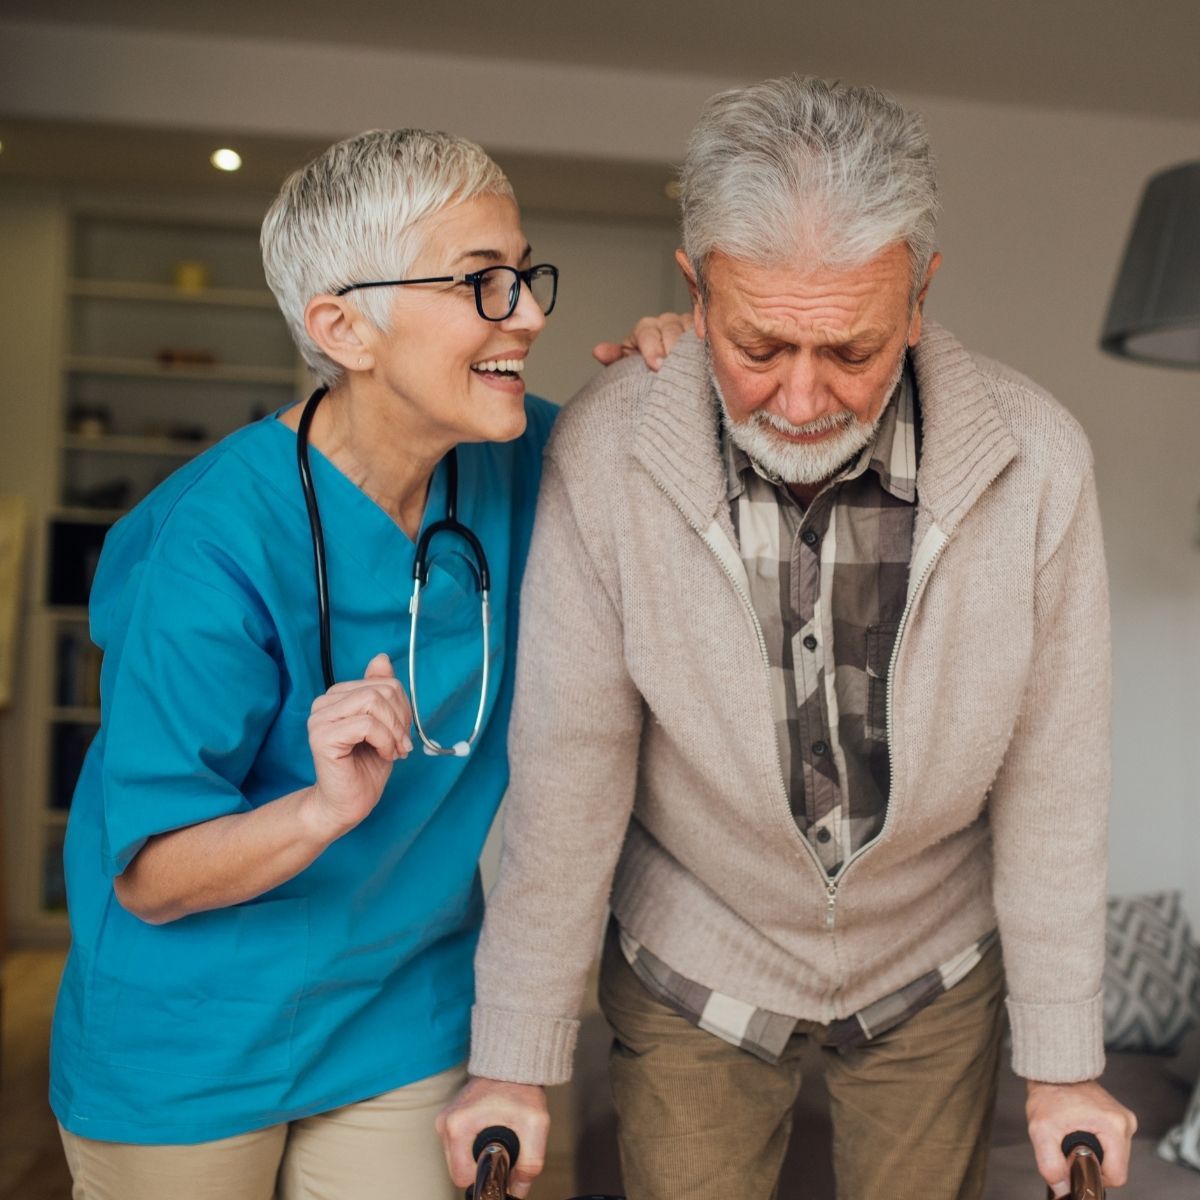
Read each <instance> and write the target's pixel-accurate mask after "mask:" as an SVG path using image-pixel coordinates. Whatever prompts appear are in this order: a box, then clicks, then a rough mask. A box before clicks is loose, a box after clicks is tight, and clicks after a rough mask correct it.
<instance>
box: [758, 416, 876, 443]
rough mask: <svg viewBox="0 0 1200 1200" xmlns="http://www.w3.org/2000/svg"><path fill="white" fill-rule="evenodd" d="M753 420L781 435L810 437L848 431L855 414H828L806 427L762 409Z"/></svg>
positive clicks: (808, 423) (810, 422) (807, 424)
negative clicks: (836, 431)
mask: <svg viewBox="0 0 1200 1200" xmlns="http://www.w3.org/2000/svg"><path fill="white" fill-rule="evenodd" d="M752 420H753V421H754V422H755V423H756V424H759V425H770V426H771V428H772V429H777V430H778V431H779V432H780V433H785V434H787V435H788V436H789V437H810V436H812V435H813V434H815V433H828V432H829V431H830V430H834V429H848V428H849V427H850V426H851V425H852V424H853V423H854V414H853V413H850V412H840V413H828V414H826V415H825V416H823V417H818V418H817V419H816V420H815V421H809V422H807V423H806V424H804V425H793V424H792V423H791V421H788V420H786V419H785V418H783V417H780V416H777V415H776V414H775V413H769V412H763V411H762V410H761V409H760V410H759V411H758V412H756V413H754V414H753V417H752Z"/></svg>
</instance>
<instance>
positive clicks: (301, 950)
mask: <svg viewBox="0 0 1200 1200" xmlns="http://www.w3.org/2000/svg"><path fill="white" fill-rule="evenodd" d="M526 410H527V412H528V417H529V423H528V428H527V429H526V432H525V434H524V435H523V436H522V437H521V438H519V439H518V440H516V441H514V442H509V443H505V444H495V443H485V444H480V445H462V446H460V447H459V449H458V459H459V485H458V490H459V497H458V503H459V516H460V519H461V520H462V521H463V522H465V524H467V525H468V526H469V527H470V528H471V529H473V530H474V531H475V533H476V534H477V535H478V536H479V539H480V541H481V542H482V544H483V546H484V550H485V552H486V554H487V556H488V563H489V566H490V568H491V573H492V591H491V617H492V625H491V631H490V632H491V657H492V664H491V681H490V685H489V696H488V705H487V711H486V717H485V723H484V726H483V730H482V732H481V734H480V737H479V740H478V741H477V742H476V743H475V745H474V747H473V749H472V751H471V754H470V756H469V757H466V758H431V757H428V756H426V755H425V754H423V753H421V747H420V744H419V743H418V744H417V748H416V751H415V752H414V753H413V754H411V755H410V756H409V757H408V759H407V760H405V761H401V762H397V763H396V765H395V767H394V768H393V771H392V775H391V779H390V781H389V782H388V785H387V787H386V789H385V790H384V793H383V796H382V797H381V799H380V801H379V804H378V805H377V807H376V808H375V809H374V811H373V812H372V813H371V814H370V815H369V816H368V817H367V818H366V820H364V821H363V822H362V823H361V824H360V825H359V826H358V827H357V828H355V829H353V830H351V831H350V832H349V833H347V834H346V835H345V836H344V837H342V838H339V839H338V840H337V841H336V842H334V843H333V844H332V845H330V846H329V847H328V848H327V849H326V850H325V851H324V852H323V853H322V854H321V855H320V857H318V858H317V859H316V861H315V862H313V863H312V864H311V865H310V866H309V867H308V868H307V869H306V870H304V871H303V872H301V873H300V874H299V875H297V876H296V877H295V878H293V879H290V880H288V881H287V882H286V883H284V884H282V885H281V886H280V887H277V888H275V889H274V890H273V891H271V892H268V893H266V894H265V895H263V896H261V897H259V898H258V899H256V900H252V901H249V902H247V903H244V904H238V905H234V906H232V907H229V908H223V909H218V910H216V911H213V912H205V913H196V914H194V915H192V916H188V917H184V918H182V919H180V920H178V921H173V922H171V923H169V924H166V925H161V926H153V925H148V924H146V923H144V922H143V921H140V920H139V919H138V918H136V917H134V916H133V915H131V914H130V913H129V912H127V911H126V910H125V909H124V908H123V907H122V906H121V905H120V903H119V902H118V901H117V899H116V897H115V894H114V892H113V886H112V879H113V876H115V875H117V874H119V873H120V872H121V871H123V870H124V869H125V867H126V866H127V865H128V864H129V862H130V861H131V859H132V858H133V857H134V855H135V854H136V853H137V851H138V849H139V848H140V847H141V846H142V845H143V843H144V842H145V841H146V839H147V838H149V837H151V836H153V835H154V834H158V833H163V832H165V831H167V830H171V829H178V828H181V827H183V826H188V825H193V824H195V823H197V822H199V821H206V820H210V819H212V818H214V817H219V816H223V815H225V814H227V813H237V812H247V811H249V810H250V809H252V808H255V807H257V806H258V805H261V804H264V803H267V802H268V801H271V800H274V799H276V798H277V797H279V796H282V795H285V794H287V793H289V792H292V791H295V790H296V789H298V788H302V787H306V786H309V785H310V784H312V783H313V781H314V772H313V764H312V754H311V751H310V750H309V747H308V734H307V728H306V723H307V719H308V713H309V709H310V706H311V704H312V701H313V699H314V698H315V697H316V696H317V695H319V694H320V693H322V692H323V691H324V690H325V689H324V684H323V682H322V678H321V666H320V639H319V634H318V627H317V601H316V585H315V583H314V579H313V558H312V542H311V537H310V533H309V525H308V519H307V515H306V512H305V508H304V500H303V494H302V492H301V488H300V482H299V478H298V474H297V469H296V438H295V434H294V433H293V432H292V431H291V430H290V429H289V428H288V427H287V426H286V425H284V424H283V423H282V422H280V421H278V420H277V419H276V418H275V417H274V416H272V417H268V418H266V419H264V420H262V421H259V422H257V423H255V424H253V425H250V426H247V427H246V428H245V429H242V430H240V431H238V432H237V433H235V434H233V435H232V436H230V437H228V438H226V439H225V440H224V441H223V442H221V443H220V444H219V445H217V446H215V447H214V448H213V449H211V450H209V451H208V452H207V453H205V454H203V455H201V456H200V457H199V458H197V459H195V460H193V461H192V462H191V463H189V464H188V465H187V466H185V467H183V468H182V469H181V470H180V471H178V472H176V473H175V474H174V475H172V476H171V477H170V478H169V479H168V480H167V481H166V482H165V483H163V484H162V485H161V486H160V487H158V488H157V489H156V490H155V491H154V492H153V493H152V494H151V495H150V496H149V497H147V498H146V499H145V500H144V501H143V502H142V503H141V504H140V505H138V507H137V508H136V509H134V510H133V512H131V513H130V514H129V515H128V516H127V517H125V518H124V519H123V520H122V521H120V522H119V523H118V524H117V525H116V526H114V528H113V530H112V532H111V533H110V534H109V536H108V539H107V540H106V542H105V545H104V552H103V554H102V556H101V561H100V566H99V569H98V571H97V575H96V580H95V584H94V586H93V589H92V601H91V620H92V636H93V639H94V640H95V642H96V643H97V645H99V646H100V647H101V648H102V649H103V650H104V666H103V671H102V679H101V710H102V714H103V720H102V723H101V726H100V730H99V733H98V734H97V736H96V739H95V741H94V742H93V744H92V747H91V750H90V752H89V753H88V756H87V760H86V762H85V764H84V768H83V771H82V773H81V775H80V779H79V783H78V786H77V788H76V792H75V797H74V800H73V803H72V808H71V816H70V821H69V823H68V827H67V839H66V849H65V860H66V873H67V891H68V902H69V908H70V913H71V927H72V934H73V942H72V947H71V952H70V955H69V957H68V959H67V965H66V971H65V974H64V977H63V982H62V987H61V990H60V993H59V1000H58V1006H57V1009H56V1011H55V1017H54V1031H53V1040H52V1047H51V1091H50V1098H51V1106H52V1107H53V1109H54V1112H55V1115H56V1116H57V1117H58V1119H59V1121H61V1122H62V1124H63V1125H64V1126H65V1127H66V1128H67V1129H69V1130H70V1131H71V1132H72V1133H76V1134H79V1135H81V1136H83V1137H89V1138H96V1139H99V1140H103V1141H120V1142H133V1143H140V1144H162V1143H194V1142H201V1141H209V1140H212V1139H214V1138H221V1137H227V1136H231V1135H234V1134H238V1133H244V1132H246V1131H248V1130H251V1129H256V1128H260V1127H263V1126H266V1125H272V1124H276V1123H278V1122H282V1121H288V1120H293V1119H296V1118H298V1117H302V1116H306V1115H309V1114H311V1113H315V1112H322V1111H326V1110H328V1109H331V1108H335V1107H338V1106H339V1105H342V1104H347V1103H350V1102H353V1101H356V1100H361V1099H364V1098H366V1097H368V1096H372V1095H377V1094H378V1093H380V1092H383V1091H387V1090H389V1089H391V1088H396V1087H400V1086H402V1085H404V1084H406V1083H411V1082H413V1081H415V1080H418V1079H423V1078H425V1077H427V1076H429V1075H433V1074H436V1073H437V1072H439V1071H443V1070H445V1069H447V1068H449V1067H451V1066H453V1065H454V1064H455V1063H458V1062H461V1061H462V1060H463V1059H464V1058H465V1057H466V1054H467V1049H468V1042H469V1017H470V1007H471V1004H472V1001H473V981H472V960H473V956H474V950H475V942H476V939H477V937H478V932H479V924H480V919H481V916H482V907H483V901H482V895H481V890H480V883H479V874H478V870H477V867H476V863H477V860H478V857H479V852H480V849H481V848H482V846H483V842H484V838H485V837H486V835H487V831H488V827H489V826H490V824H491V821H492V817H493V815H494V813H495V811H496V807H497V805H498V804H499V802H500V798H501V796H502V794H503V792H504V789H505V786H506V784H507V781H508V765H507V759H506V754H505V733H506V726H507V722H508V715H509V708H510V705H511V700H512V669H513V663H514V660H515V654H514V651H515V639H516V627H517V620H516V617H517V599H518V593H519V587H520V578H521V572H522V569H523V567H524V563H525V556H526V553H527V551H528V547H529V538H530V531H531V528H532V524H533V514H534V505H535V501H536V497H537V487H538V479H539V476H540V472H541V457H542V449H543V446H544V444H545V441H546V438H547V437H548V435H549V431H550V427H551V424H552V422H553V419H554V413H555V411H556V410H555V409H554V407H553V406H552V405H550V404H547V403H546V402H545V401H543V400H538V399H536V398H533V397H530V398H529V399H528V400H527V401H526ZM311 459H312V467H313V476H314V480H315V485H316V491H317V497H318V503H319V505H320V511H321V518H322V523H323V525H324V528H325V545H326V551H327V555H328V562H329V586H330V598H331V607H332V624H333V658H334V673H335V675H336V677H337V678H338V679H339V680H347V679H353V678H355V677H361V675H362V673H363V671H364V669H365V668H366V665H367V663H368V662H369V661H370V659H371V658H372V657H373V656H374V655H375V654H377V653H378V652H379V651H381V650H386V651H387V653H388V654H389V655H390V656H391V658H392V663H393V666H394V668H395V671H396V675H397V678H399V679H400V680H401V682H402V683H404V684H405V687H406V688H407V680H408V641H409V616H408V600H409V596H410V593H411V587H412V570H413V556H414V544H413V543H412V542H411V541H410V540H409V538H408V537H407V536H406V535H405V534H404V532H403V531H402V530H401V529H400V528H399V527H398V526H397V525H396V524H395V523H394V522H393V521H392V520H391V518H390V517H388V516H387V514H385V513H384V512H383V510H382V509H380V508H379V507H378V506H377V505H376V504H375V503H374V501H372V500H371V499H370V498H369V497H367V496H366V495H365V494H364V493H363V492H361V491H360V490H359V489H358V488H357V487H356V486H355V485H354V484H352V483H351V482H350V480H349V479H347V478H346V476H344V475H343V474H342V473H341V472H340V471H339V470H338V469H337V468H336V467H334V466H333V465H332V464H331V463H330V462H329V461H328V460H327V459H325V458H324V457H323V456H322V455H321V454H320V453H319V452H318V451H316V450H315V449H314V450H313V451H312V452H311ZM445 511H446V479H445V468H444V465H443V466H441V467H439V468H438V470H437V471H436V472H435V474H434V477H433V480H432V482H431V485H430V490H429V498H428V501H427V504H426V509H425V517H424V521H423V527H424V526H425V525H428V524H430V523H432V522H433V521H437V520H440V519H441V518H442V517H443V516H444V515H445ZM439 544H441V539H435V542H434V551H435V552H436V551H437V550H438V547H439ZM458 547H459V544H458V543H457V542H455V541H451V542H448V543H446V544H445V550H446V551H449V550H453V549H456V548H458ZM418 639H419V644H418V647H417V683H418V688H419V693H420V699H421V719H422V722H423V723H424V725H425V728H426V730H427V731H428V732H429V734H430V736H432V737H434V738H435V739H437V740H439V741H441V742H442V743H443V744H449V743H451V742H453V741H456V740H458V739H460V738H464V737H466V736H467V735H468V734H469V732H470V730H471V727H472V724H473V721H474V716H475V710H476V706H477V704H478V700H479V685H480V667H481V659H482V640H481V636H480V607H479V596H478V593H477V592H476V591H475V589H474V586H473V584H472V582H471V579H470V576H469V574H468V573H467V572H466V570H465V569H464V568H463V560H462V559H460V558H456V557H455V556H454V555H453V554H447V553H445V552H442V553H436V554H435V556H434V559H433V567H432V569H431V573H430V582H429V584H428V586H427V587H426V588H425V589H423V591H422V597H421V619H420V627H419V629H418ZM415 740H416V739H415V738H414V741H415Z"/></svg>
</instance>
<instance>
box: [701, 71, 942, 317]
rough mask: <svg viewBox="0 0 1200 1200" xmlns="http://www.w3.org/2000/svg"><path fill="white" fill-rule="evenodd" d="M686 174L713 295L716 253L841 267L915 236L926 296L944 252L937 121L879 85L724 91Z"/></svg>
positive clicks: (799, 79)
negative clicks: (929, 122)
mask: <svg viewBox="0 0 1200 1200" xmlns="http://www.w3.org/2000/svg"><path fill="white" fill-rule="evenodd" d="M681 183H682V187H681V191H680V204H681V208H682V213H683V247H684V251H685V253H686V254H687V256H688V259H689V260H690V262H691V264H692V269H693V270H694V271H695V273H696V279H697V281H698V282H699V284H700V287H701V292H702V293H703V291H704V266H705V263H706V261H707V259H708V257H709V255H711V254H712V253H713V252H714V251H721V252H722V253H724V254H728V255H729V256H731V257H733V258H739V259H744V260H746V261H749V262H755V263H772V264H778V263H804V264H806V265H810V266H811V267H812V268H822V267H823V268H833V269H835V270H836V269H845V268H850V267H856V266H860V265H861V264H863V263H865V262H867V261H868V260H869V259H871V258H873V257H874V256H875V255H876V254H878V253H879V252H880V251H881V250H883V249H884V248H885V247H887V246H889V245H891V244H892V243H894V242H899V241H903V242H905V243H906V244H907V246H908V250H909V254H910V256H911V258H912V264H913V296H914V299H915V297H916V293H917V291H919V288H920V284H921V283H922V282H923V280H924V277H925V272H926V270H927V269H928V267H929V263H930V261H931V259H932V257H933V253H934V249H935V246H934V230H935V226H936V223H937V212H938V197H937V177H936V170H935V165H934V158H933V151H932V149H931V148H930V145H929V137H928V134H927V133H926V131H925V124H924V122H923V121H922V119H921V118H920V117H919V116H918V115H917V114H915V113H910V112H907V111H905V109H903V108H902V107H901V106H900V105H899V104H897V103H896V102H895V101H894V100H891V99H889V98H888V97H887V96H885V95H883V94H882V93H881V92H878V91H876V90H875V89H874V88H869V87H850V86H847V85H845V84H841V83H827V82H825V80H823V79H814V78H811V77H805V76H801V75H789V76H786V77H784V78H782V79H769V80H767V81H765V82H763V83H758V84H754V85H753V86H751V87H745V88H737V89H735V90H733V91H728V92H722V93H720V94H719V95H716V96H714V97H713V98H712V99H711V100H710V101H709V102H708V104H707V105H706V106H705V109H704V112H703V114H702V115H701V118H700V123H699V124H698V125H697V126H696V128H695V130H694V131H693V133H692V137H691V141H690V142H689V144H688V153H687V160H686V162H685V163H684V166H683V171H682V177H681Z"/></svg>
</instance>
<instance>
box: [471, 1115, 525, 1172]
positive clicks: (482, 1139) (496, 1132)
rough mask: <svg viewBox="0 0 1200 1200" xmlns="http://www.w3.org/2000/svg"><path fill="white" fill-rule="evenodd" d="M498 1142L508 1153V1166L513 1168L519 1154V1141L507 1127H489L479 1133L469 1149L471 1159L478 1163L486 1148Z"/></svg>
mask: <svg viewBox="0 0 1200 1200" xmlns="http://www.w3.org/2000/svg"><path fill="white" fill-rule="evenodd" d="M493 1142H498V1143H499V1144H500V1145H501V1146H503V1147H504V1148H505V1150H507V1151H508V1165H509V1166H510V1167H511V1166H514V1165H515V1164H516V1161H517V1155H518V1154H520V1153H521V1139H520V1138H518V1137H517V1135H516V1134H515V1133H514V1132H513V1131H512V1130H511V1129H509V1128H508V1126H507V1125H489V1126H488V1127H487V1129H482V1130H480V1131H479V1134H478V1136H477V1137H476V1138H475V1144H474V1145H473V1146H472V1147H471V1157H472V1158H474V1159H476V1160H477V1161H478V1159H479V1156H480V1155H481V1154H482V1153H483V1151H484V1148H485V1147H486V1146H490V1145H491V1144H492V1143H493Z"/></svg>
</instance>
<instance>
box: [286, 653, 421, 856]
mask: <svg viewBox="0 0 1200 1200" xmlns="http://www.w3.org/2000/svg"><path fill="white" fill-rule="evenodd" d="M412 719H413V718H412V706H411V705H410V704H409V702H408V696H407V695H405V692H404V688H403V687H401V686H400V682H399V680H397V678H396V675H395V672H394V671H393V670H392V663H391V659H389V658H388V656H387V655H386V654H377V655H376V656H375V657H374V658H373V659H371V661H370V662H369V663H368V664H367V669H366V672H365V674H364V675H363V677H362V679H354V680H350V681H348V682H346V683H335V684H334V685H333V687H331V688H330V689H329V691H327V692H326V693H325V694H324V695H323V696H318V697H317V698H316V700H314V701H313V706H312V712H311V713H310V715H309V718H308V744H309V746H310V748H311V749H312V756H313V765H314V766H315V767H316V772H317V782H316V784H315V785H314V786H313V788H312V792H311V794H310V797H309V801H308V804H307V806H306V807H307V811H308V814H309V816H310V818H311V820H312V821H313V823H314V826H315V827H316V830H317V832H318V836H319V837H321V838H322V839H324V840H325V841H327V842H332V841H334V840H335V839H336V838H339V837H341V836H342V834H344V833H347V832H349V831H350V830H351V829H353V828H354V827H355V826H356V825H357V824H358V823H359V822H360V821H362V820H363V819H364V818H365V817H366V816H367V814H368V813H369V812H370V811H371V810H372V809H373V808H374V807H375V805H376V804H378V803H379V797H380V796H381V795H382V794H383V789H384V786H385V785H386V784H387V781H388V777H389V776H390V775H391V773H392V764H393V763H394V762H395V761H396V759H398V758H407V757H408V754H409V752H410V751H411V750H412V748H413V744H412V738H411V737H410V736H409V729H410V727H411V725H412Z"/></svg>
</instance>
